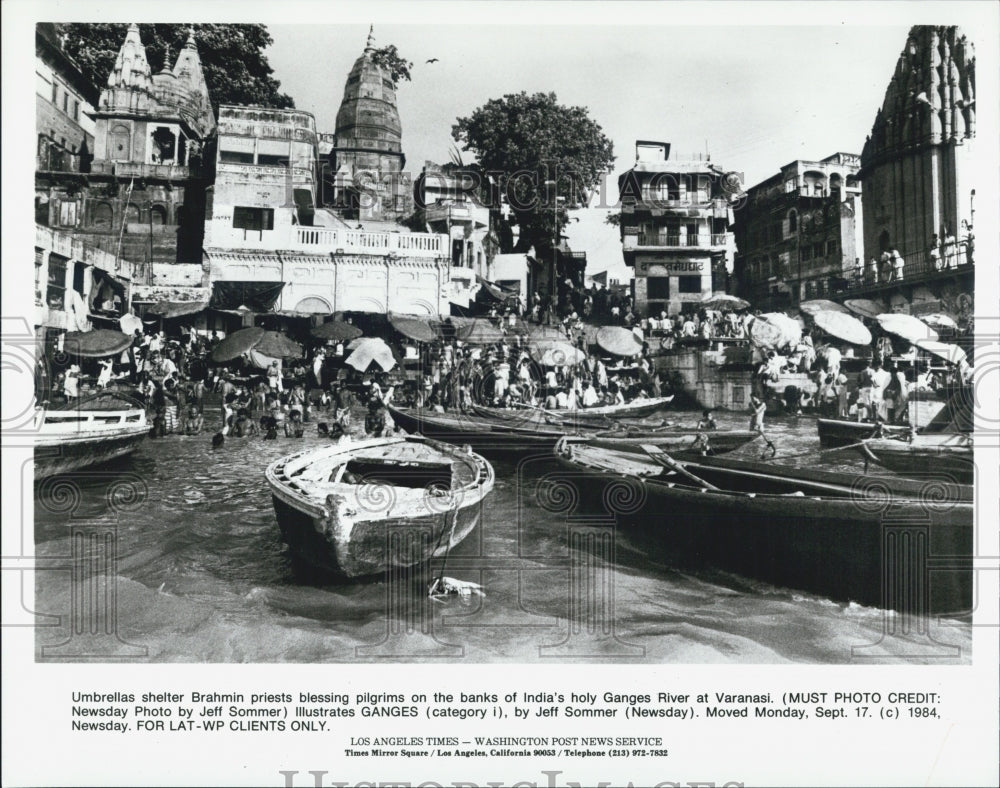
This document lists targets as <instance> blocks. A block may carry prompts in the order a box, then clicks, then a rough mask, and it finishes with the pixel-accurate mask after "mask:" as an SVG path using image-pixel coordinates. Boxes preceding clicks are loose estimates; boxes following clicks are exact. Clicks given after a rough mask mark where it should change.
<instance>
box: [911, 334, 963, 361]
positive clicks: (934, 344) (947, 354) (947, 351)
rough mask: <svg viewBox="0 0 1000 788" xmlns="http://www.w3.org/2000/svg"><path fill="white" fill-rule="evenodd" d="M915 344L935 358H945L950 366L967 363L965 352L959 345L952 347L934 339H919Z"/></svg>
mask: <svg viewBox="0 0 1000 788" xmlns="http://www.w3.org/2000/svg"><path fill="white" fill-rule="evenodd" d="M913 344H914V345H916V346H917V347H918V348H920V349H921V350H924V351H926V352H928V353H930V354H931V355H933V356H937V357H938V358H943V359H944V360H945V361H947V362H949V363H950V364H958V363H959V362H960V361H965V351H964V350H962V348H960V347H959V346H958V345H950V344H948V343H947V342H938V341H937V340H934V339H918V340H916V341H915V342H914V343H913Z"/></svg>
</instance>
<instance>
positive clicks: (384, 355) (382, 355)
mask: <svg viewBox="0 0 1000 788" xmlns="http://www.w3.org/2000/svg"><path fill="white" fill-rule="evenodd" d="M348 348H349V349H350V350H351V351H352V352H351V355H349V356H348V357H347V358H346V359H345V361H344V363H345V364H350V365H351V366H352V367H354V368H355V369H356V370H358V372H364V371H365V370H366V369H368V367H369V366H371V364H372V362H374V363H376V364H378V365H379V366H380V367H381V368H382V369H383V370H385V371H386V372H388V371H389V370H390V369H392V368H393V367H394V366H396V358H395V356H393V354H392V348H390V347H389V346H388V345H387V344H386V343H385V342H384V341H383V340H381V339H379V338H378V337H361V338H359V339H355V340H354V341H353V342H351V344H350V345H348Z"/></svg>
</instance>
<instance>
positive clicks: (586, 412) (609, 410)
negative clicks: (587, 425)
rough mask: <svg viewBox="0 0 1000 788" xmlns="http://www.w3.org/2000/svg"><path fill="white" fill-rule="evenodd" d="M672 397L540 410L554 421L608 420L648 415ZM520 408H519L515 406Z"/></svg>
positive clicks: (491, 412) (488, 412)
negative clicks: (566, 408) (571, 408)
mask: <svg viewBox="0 0 1000 788" xmlns="http://www.w3.org/2000/svg"><path fill="white" fill-rule="evenodd" d="M673 399H674V395H673V394H670V395H668V396H666V397H652V398H646V399H636V400H633V401H632V402H626V403H625V404H623V405H599V406H596V407H593V408H577V409H576V410H558V411H551V410H550V411H542V412H543V413H545V414H547V416H548V417H549V418H552V419H554V420H555V421H556V422H561V421H564V420H572V421H575V422H576V421H601V422H603V421H608V420H613V419H618V418H636V417H639V416H649V415H652V414H653V413H656V412H657V411H660V410H663V409H664V408H665V407H666V406H667V405H669V404H670V403H671V402H672V401H673ZM522 407H523V409H526V410H540V409H539V408H534V407H532V406H522ZM515 409H521V408H515ZM473 410H474V411H475V412H476V413H478V414H480V415H482V416H495V415H497V414H501V415H503V414H505V413H509V412H510V411H508V410H505V409H504V408H490V407H486V406H483V405H474V406H473Z"/></svg>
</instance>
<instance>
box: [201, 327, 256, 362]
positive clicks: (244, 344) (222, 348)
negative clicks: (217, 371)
mask: <svg viewBox="0 0 1000 788" xmlns="http://www.w3.org/2000/svg"><path fill="white" fill-rule="evenodd" d="M265 333H266V332H265V331H264V329H263V328H256V327H252V328H241V329H240V330H239V331H234V332H233V333H232V334H230V335H229V336H227V337H226V338H225V339H223V340H222V341H221V342H220V343H219V344H218V345H216V346H215V349H214V350H213V351H212V361H218V362H224V361H232V360H233V359H234V358H239V357H240V356H242V355H243V354H244V353H246V352H247V351H248V350H251V349H252V348H254V347H256V346H257V343H258V342H260V340H261V339H262V338H263V337H264V334H265Z"/></svg>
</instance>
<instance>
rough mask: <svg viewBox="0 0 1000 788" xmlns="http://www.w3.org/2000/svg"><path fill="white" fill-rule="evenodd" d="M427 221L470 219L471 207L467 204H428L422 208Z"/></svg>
mask: <svg viewBox="0 0 1000 788" xmlns="http://www.w3.org/2000/svg"><path fill="white" fill-rule="evenodd" d="M424 213H425V215H426V216H427V221H429V222H441V221H446V220H447V219H451V221H453V222H456V221H468V220H470V219H472V209H471V208H469V206H467V205H428V206H427V207H426V208H425V209H424Z"/></svg>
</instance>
